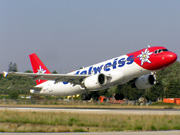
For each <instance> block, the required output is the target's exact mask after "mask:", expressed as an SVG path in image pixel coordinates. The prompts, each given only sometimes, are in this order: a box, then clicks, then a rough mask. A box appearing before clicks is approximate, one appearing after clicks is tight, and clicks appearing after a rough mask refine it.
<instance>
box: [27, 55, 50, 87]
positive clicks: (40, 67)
mask: <svg viewBox="0 0 180 135" xmlns="http://www.w3.org/2000/svg"><path fill="white" fill-rule="evenodd" d="M29 58H30V61H31V65H32V68H33V72H34V73H39V74H50V73H51V72H50V71H49V70H48V69H47V67H46V66H45V65H44V64H43V62H42V61H41V60H40V59H39V57H38V56H37V55H36V54H35V53H33V54H31V55H29ZM45 81H47V80H37V81H36V83H37V85H38V84H41V83H43V82H45Z"/></svg>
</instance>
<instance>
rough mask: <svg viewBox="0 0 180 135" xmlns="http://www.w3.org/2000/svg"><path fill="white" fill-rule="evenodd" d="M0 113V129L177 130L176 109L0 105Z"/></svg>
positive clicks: (179, 121) (178, 113)
mask: <svg viewBox="0 0 180 135" xmlns="http://www.w3.org/2000/svg"><path fill="white" fill-rule="evenodd" d="M0 113H1V115H0V117H1V118H0V128H1V129H0V131H1V132H63V133H64V132H85V133H84V134H87V135H89V134H91V133H95V132H97V135H99V134H98V132H103V134H104V133H106V132H108V133H109V132H112V131H113V134H116V133H117V131H125V133H126V132H127V131H128V132H127V133H131V132H132V131H136V132H135V133H134V134H136V133H137V131H148V132H146V134H147V135H148V133H154V134H156V133H157V132H149V131H157V130H173V131H168V132H167V133H172V132H173V134H175V133H176V134H179V131H178V130H180V110H179V109H167V108H166V109H163V108H161V109H158V108H147V107H145V108H142V107H141V108H137V107H136V108H135V107H134V108H130V107H127V106H124V107H121V108H110V107H108V108H105V107H102V106H101V107H99V108H95V107H93V108H87V107H81V108H80V107H76V108H73V107H66V108H65V107H62V106H61V107H57V106H51V107H50V108H49V107H47V106H44V107H43V106H40V107H38V106H35V107H32V106H26V107H25V106H22V105H21V106H18V105H16V106H13V105H11V106H9V105H1V107H0ZM2 127H3V128H4V129H3V128H2ZM174 130H176V131H174ZM121 133H122V134H123V133H124V132H121ZM158 133H160V132H158ZM165 133H166V132H165ZM66 134H68V133H66ZM84 134H83V135H84ZM110 134H111V133H110ZM143 134H144V133H143ZM111 135H112V134H111ZM132 135H133V134H132ZM163 135H164V133H163Z"/></svg>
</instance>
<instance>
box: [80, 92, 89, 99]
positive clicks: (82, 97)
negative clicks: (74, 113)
mask: <svg viewBox="0 0 180 135" xmlns="http://www.w3.org/2000/svg"><path fill="white" fill-rule="evenodd" d="M81 99H82V100H90V99H91V94H88V93H87V94H86V93H83V94H81Z"/></svg>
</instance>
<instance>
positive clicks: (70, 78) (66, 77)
mask: <svg viewBox="0 0 180 135" xmlns="http://www.w3.org/2000/svg"><path fill="white" fill-rule="evenodd" d="M3 75H4V77H6V76H7V75H15V76H27V77H28V78H32V79H33V80H39V79H40V80H53V81H55V83H58V82H70V83H73V84H80V83H81V81H82V80H83V79H84V78H86V77H88V76H89V75H73V74H37V73H22V72H9V73H8V72H3Z"/></svg>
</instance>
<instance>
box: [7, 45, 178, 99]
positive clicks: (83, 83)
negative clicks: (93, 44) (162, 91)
mask: <svg viewBox="0 0 180 135" xmlns="http://www.w3.org/2000/svg"><path fill="white" fill-rule="evenodd" d="M29 57H30V61H31V64H32V68H33V72H34V73H21V72H10V73H7V72H4V76H7V74H12V75H18V76H28V77H30V78H33V79H34V80H36V83H37V85H36V86H35V87H34V88H33V89H31V90H30V92H31V93H39V94H44V95H58V96H67V95H75V94H82V95H81V98H82V100H89V99H90V98H91V95H90V92H91V91H99V90H103V89H107V88H109V87H111V86H113V85H122V84H125V83H127V82H132V83H133V85H134V86H135V87H136V88H137V89H147V88H150V87H152V86H153V85H154V84H155V82H156V78H155V75H154V74H152V72H155V71H157V70H161V69H164V68H166V67H168V66H169V65H171V64H173V63H174V62H175V61H176V59H177V55H176V54H175V53H173V52H170V51H168V50H167V49H166V48H165V47H160V46H157V47H150V46H148V48H145V49H142V50H139V51H136V52H133V53H129V54H126V55H122V56H120V57H115V58H113V59H110V60H107V61H104V62H101V63H98V64H95V65H92V66H88V67H86V68H83V69H79V70H76V71H73V72H70V73H68V74H51V73H50V71H49V70H48V69H47V68H46V66H45V65H44V64H43V63H42V61H41V60H40V59H39V58H38V56H37V55H36V54H35V53H33V54H31V55H29ZM115 98H116V100H118V99H123V98H124V96H123V95H122V94H118V93H117V94H116V95H115Z"/></svg>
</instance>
